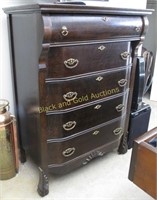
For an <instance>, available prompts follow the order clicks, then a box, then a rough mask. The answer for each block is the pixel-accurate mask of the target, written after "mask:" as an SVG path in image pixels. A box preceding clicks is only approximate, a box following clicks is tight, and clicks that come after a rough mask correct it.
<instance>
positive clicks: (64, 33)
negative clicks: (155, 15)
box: [43, 14, 142, 43]
mask: <svg viewBox="0 0 157 200" xmlns="http://www.w3.org/2000/svg"><path fill="white" fill-rule="evenodd" d="M43 22H44V43H53V42H70V41H86V40H102V39H110V38H121V37H133V36H140V34H141V32H142V18H141V17H139V16H113V15H106V16H105V15H100V16H97V15H66V14H64V16H63V15H57V14H56V15H52V16H50V15H43Z"/></svg>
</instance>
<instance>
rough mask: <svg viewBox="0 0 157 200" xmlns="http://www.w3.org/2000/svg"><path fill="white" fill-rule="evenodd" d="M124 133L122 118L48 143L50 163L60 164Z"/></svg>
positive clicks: (116, 138)
mask: <svg viewBox="0 0 157 200" xmlns="http://www.w3.org/2000/svg"><path fill="white" fill-rule="evenodd" d="M122 134H123V126H122V125H121V120H119V121H116V122H113V123H111V124H108V125H106V126H104V127H101V128H98V129H95V130H92V131H89V132H87V133H85V134H83V135H80V136H77V137H74V138H72V139H68V140H64V141H61V142H60V141H54V142H52V141H51V142H50V143H48V164H60V163H63V162H66V161H68V160H71V159H73V158H76V157H78V156H80V155H82V154H84V153H87V152H89V151H91V150H93V149H95V148H97V147H100V146H102V145H105V144H108V143H110V142H113V141H115V140H119V139H120V137H121V136H122Z"/></svg>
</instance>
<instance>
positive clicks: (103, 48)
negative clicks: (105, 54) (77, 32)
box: [98, 45, 106, 51]
mask: <svg viewBox="0 0 157 200" xmlns="http://www.w3.org/2000/svg"><path fill="white" fill-rule="evenodd" d="M98 49H99V50H100V51H103V50H105V49H106V47H105V46H104V45H101V46H100V47H98Z"/></svg>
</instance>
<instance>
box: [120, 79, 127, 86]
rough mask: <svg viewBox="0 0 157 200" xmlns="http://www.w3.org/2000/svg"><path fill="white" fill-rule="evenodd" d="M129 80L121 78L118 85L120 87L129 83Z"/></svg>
mask: <svg viewBox="0 0 157 200" xmlns="http://www.w3.org/2000/svg"><path fill="white" fill-rule="evenodd" d="M127 82H128V81H127V79H121V80H119V81H118V85H119V86H120V87H124V86H125V85H126V84H127Z"/></svg>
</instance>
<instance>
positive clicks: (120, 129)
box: [113, 127, 123, 135]
mask: <svg viewBox="0 0 157 200" xmlns="http://www.w3.org/2000/svg"><path fill="white" fill-rule="evenodd" d="M113 133H114V135H120V134H122V133H123V128H121V127H119V128H116V129H115V130H114V131H113Z"/></svg>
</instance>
